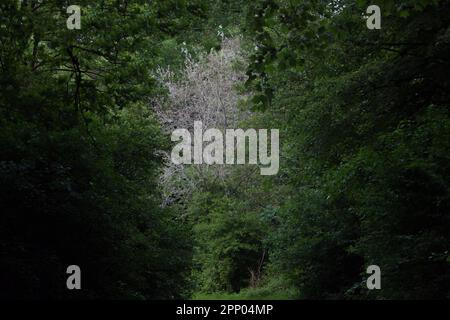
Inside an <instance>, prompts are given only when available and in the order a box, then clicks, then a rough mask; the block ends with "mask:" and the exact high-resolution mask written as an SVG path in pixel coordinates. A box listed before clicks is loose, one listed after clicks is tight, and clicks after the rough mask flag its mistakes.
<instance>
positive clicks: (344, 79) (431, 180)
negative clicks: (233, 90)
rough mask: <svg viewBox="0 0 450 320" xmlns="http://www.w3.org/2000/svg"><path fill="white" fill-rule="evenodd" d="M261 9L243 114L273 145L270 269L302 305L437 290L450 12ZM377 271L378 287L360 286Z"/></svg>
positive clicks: (309, 6) (443, 272)
mask: <svg viewBox="0 0 450 320" xmlns="http://www.w3.org/2000/svg"><path fill="white" fill-rule="evenodd" d="M333 3H334V4H335V6H334V7H332V6H330V5H329V1H323V2H322V1H289V2H287V1H286V2H285V1H261V2H259V6H260V7H259V8H260V9H259V10H260V11H261V12H262V13H264V15H259V17H258V18H257V19H255V20H254V21H253V24H252V27H253V30H254V31H253V33H254V34H255V37H256V39H257V41H258V43H259V48H260V50H258V51H257V52H256V54H255V55H254V57H253V60H252V61H253V63H252V64H251V65H250V68H249V75H250V79H249V83H248V85H249V87H250V88H253V89H254V90H257V92H259V93H258V94H257V95H256V96H255V101H254V103H255V107H257V108H260V109H269V110H270V112H271V113H272V114H273V115H275V120H273V121H272V122H269V125H272V126H274V125H280V126H281V128H282V130H283V134H282V136H283V137H285V138H284V139H285V140H284V141H283V143H284V146H285V148H284V154H283V153H282V156H283V155H284V157H285V159H286V161H287V165H286V167H285V168H284V170H286V171H285V172H287V173H288V176H289V177H290V183H289V184H290V185H291V186H292V189H293V190H294V191H293V195H294V196H293V197H292V199H290V200H289V201H288V202H287V203H286V204H285V206H284V207H283V208H282V210H281V212H280V214H279V219H280V221H281V226H280V228H279V229H278V231H277V232H276V233H274V234H273V235H272V248H273V249H272V250H273V251H272V260H271V261H272V262H273V263H274V264H275V265H276V266H278V270H280V272H284V273H286V274H289V275H290V277H291V279H292V281H293V283H294V284H295V285H296V286H297V287H298V288H299V289H300V294H301V296H302V297H305V298H395V299H405V298H406V299H417V298H445V297H447V296H448V294H449V285H448V284H449V283H450V268H449V262H448V252H449V245H450V238H449V234H450V233H449V231H450V218H449V215H448V213H449V212H450V211H449V209H450V208H449V201H450V198H449V185H448V176H449V163H450V162H449V151H450V145H449V141H450V140H449V131H448V130H449V125H450V122H449V120H450V118H449V114H448V110H449V108H448V107H449V101H450V99H449V98H450V97H449V94H448V93H449V92H450V91H449V89H450V87H449V85H450V82H449V74H450V68H449V66H450V61H449V59H448V57H449V53H450V51H449V50H450V38H449V27H450V25H449V23H450V19H449V16H448V12H449V5H448V2H445V1H421V2H420V4H418V3H417V2H415V1H414V2H408V1H404V2H402V3H399V2H397V1H396V2H395V3H394V2H389V3H386V4H384V3H383V4H380V6H381V7H382V9H383V10H384V11H383V24H382V29H381V30H377V31H371V30H368V29H367V28H366V26H365V20H363V19H361V13H362V12H364V11H365V8H366V7H367V6H368V5H369V3H366V2H365V1H362V2H361V1H360V3H359V4H360V6H357V5H356V4H355V2H353V1H336V2H333ZM370 264H376V265H379V266H380V267H381V270H382V274H383V278H382V279H383V280H382V283H383V284H382V287H383V289H382V290H379V291H378V290H375V291H374V292H369V291H368V290H367V289H366V287H365V281H364V279H365V278H366V277H367V276H366V274H365V267H366V266H367V265H370Z"/></svg>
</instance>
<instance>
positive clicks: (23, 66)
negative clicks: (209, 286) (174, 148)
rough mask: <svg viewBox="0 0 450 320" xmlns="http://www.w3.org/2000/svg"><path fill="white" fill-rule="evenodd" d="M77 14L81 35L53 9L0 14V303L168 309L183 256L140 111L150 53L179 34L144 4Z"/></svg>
mask: <svg viewBox="0 0 450 320" xmlns="http://www.w3.org/2000/svg"><path fill="white" fill-rule="evenodd" d="M78 4H79V5H81V7H82V10H83V11H82V29H81V30H68V29H67V28H66V25H65V24H66V18H67V16H68V15H67V14H66V13H65V8H66V5H67V2H66V1H53V2H42V3H41V2H38V1H23V3H22V4H21V6H19V5H18V1H5V2H2V4H1V5H0V13H1V14H0V16H1V18H0V19H1V20H0V26H1V29H0V41H1V53H0V59H1V60H0V62H1V64H0V67H1V72H0V84H1V95H0V113H1V117H0V118H1V120H0V123H1V132H0V145H1V150H2V153H1V159H0V179H1V183H0V186H1V192H0V194H1V202H0V203H1V208H0V211H1V218H0V219H1V220H0V243H1V245H0V283H1V290H0V296H1V297H2V298H27V299H28V298H31V299H36V298H44V299H47V298H53V299H54V298H174V297H179V296H181V295H182V294H183V292H184V288H185V286H184V284H185V281H184V275H185V274H186V272H187V267H188V265H189V256H190V253H189V245H188V244H187V242H186V241H187V238H186V232H185V230H184V228H183V226H181V225H178V224H176V223H175V215H174V213H172V212H170V211H168V210H162V209H161V208H160V206H159V205H160V201H161V199H160V196H159V192H158V186H157V179H158V176H159V174H160V168H161V164H162V159H161V156H160V151H161V150H165V149H167V147H168V143H167V138H166V137H165V136H163V135H162V133H161V130H160V127H159V125H158V123H157V121H156V120H154V117H153V115H152V113H151V112H149V111H148V107H144V106H145V104H146V103H147V102H148V100H149V98H151V97H153V96H155V94H156V93H157V87H156V85H155V82H154V81H153V80H152V78H151V77H150V70H151V68H153V67H155V64H154V63H155V60H152V57H153V55H154V54H155V53H156V52H155V50H154V44H155V43H157V42H158V41H160V39H161V38H163V37H165V34H166V33H174V32H176V30H177V29H176V28H178V27H184V26H178V25H175V26H166V27H164V28H162V26H161V24H159V22H158V21H156V20H155V19H154V18H152V17H153V13H154V12H163V11H164V10H169V9H167V8H165V7H164V6H159V4H148V2H147V1H132V2H121V1H101V2H100V1H99V2H95V3H93V2H87V1H81V2H79V3H78ZM170 10H172V12H173V13H174V14H175V12H174V11H173V9H170ZM181 10H182V9H181ZM157 15H158V14H157ZM172 27H173V29H171V28H172ZM71 264H75V265H79V266H80V267H81V270H82V288H83V290H81V291H79V292H77V291H69V290H67V289H66V277H67V275H66V268H67V266H69V265H71Z"/></svg>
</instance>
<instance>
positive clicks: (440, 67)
mask: <svg viewBox="0 0 450 320" xmlns="http://www.w3.org/2000/svg"><path fill="white" fill-rule="evenodd" d="M69 2H70V1H62V0H59V1H25V0H24V1H15V0H14V1H13V0H7V1H2V3H0V148H1V150H2V152H1V155H0V189H1V190H0V298H1V299H4V298H28V299H30V298H31V299H36V298H44V299H72V298H82V299H95V298H122V299H123V298H125V299H172V298H182V297H184V298H186V297H194V298H202V299H206V298H227V299H239V298H240V299H255V298H264V299H266V298H275V299H279V298H280V299H288V298H305V299H420V298H426V299H429V298H449V297H450V285H449V284H450V254H449V250H450V216H449V213H450V195H449V191H450V190H449V178H448V177H449V176H450V161H449V160H450V159H449V157H450V115H449V106H450V59H449V57H450V15H449V13H450V4H449V2H448V1H444V0H443V1H439V0H421V1H416V0H401V1H390V0H383V1H379V3H378V5H379V6H380V7H381V9H382V29H381V30H369V29H368V28H367V27H366V20H365V18H364V14H365V10H366V8H367V6H369V5H370V4H371V2H370V1H365V0H358V1H351V0H334V1H329V0H289V1H287V0H256V1H251V2H250V1H246V2H245V3H244V2H243V1H237V0H232V1H223V0H209V1H202V0H164V1H144V0H141V1H140V0H134V1H126V0H104V1H87V0H86V1H84V0H80V1H78V2H77V4H78V5H80V6H81V7H82V14H83V19H82V28H81V30H68V29H67V28H66V18H67V16H68V14H67V13H66V8H67V6H68V5H69V4H71V3H69ZM219 26H220V27H219ZM217 30H220V32H223V33H222V34H218V31H217ZM220 32H219V33H220ZM235 36H242V41H241V42H242V44H241V45H242V49H243V50H244V51H245V55H246V56H247V57H248V61H247V62H248V65H247V66H243V65H242V64H240V65H237V66H236V68H241V69H244V68H246V71H247V76H248V79H247V81H246V83H245V87H244V85H243V83H242V81H240V82H239V81H237V83H236V90H238V91H240V92H241V93H243V96H245V97H246V98H243V99H242V102H241V103H240V107H241V108H242V109H245V110H246V111H251V112H249V113H248V114H250V115H249V116H248V117H247V118H245V119H241V120H242V121H241V122H240V125H241V127H252V128H278V129H280V142H281V150H280V156H281V159H280V171H279V173H278V174H277V175H276V176H261V175H260V174H259V170H258V168H256V167H254V166H253V167H252V166H231V168H227V170H226V171H225V170H224V171H223V172H222V173H221V174H220V175H216V174H214V172H213V171H211V173H202V175H199V174H198V172H197V171H196V170H195V169H196V168H192V167H189V168H187V169H186V171H185V173H184V174H185V175H186V176H183V177H182V178H181V179H179V180H176V182H175V183H177V184H178V185H176V187H180V188H185V189H186V188H187V189H189V192H188V193H187V194H186V195H183V197H180V196H179V195H178V194H172V195H171V194H169V197H168V199H169V200H170V201H169V200H167V199H166V201H165V200H163V196H162V194H163V193H167V192H169V191H168V190H170V188H169V187H168V186H164V185H163V186H161V185H160V177H161V174H162V172H163V169H164V159H163V154H164V152H166V151H169V152H170V148H171V145H170V140H169V137H168V136H167V133H166V131H165V130H164V129H163V126H162V124H161V123H160V119H158V117H157V116H156V115H155V112H154V110H153V107H154V103H155V101H157V99H164V96H166V95H167V90H166V88H164V87H163V86H162V85H161V84H160V83H159V82H158V81H157V80H156V79H155V77H154V75H155V72H154V71H155V70H156V69H158V68H160V67H166V66H170V68H171V69H172V70H174V71H175V74H176V75H177V71H179V70H181V69H182V68H184V67H185V65H184V58H185V57H184V56H183V54H182V50H184V48H188V49H189V52H190V53H193V55H194V57H193V59H195V58H196V57H195V55H196V54H199V55H200V54H202V53H207V52H209V51H210V50H211V49H215V50H219V49H220V47H221V40H223V38H224V37H235ZM219 85H220V83H219ZM206 91H208V90H206ZM209 91H210V92H211V94H215V92H214V90H209ZM211 107H216V106H211ZM193 120H194V119H193ZM192 179H197V181H196V183H195V186H194V187H192V186H191V182H192ZM170 187H173V185H171V186H170ZM169 193H170V192H169ZM71 264H76V265H79V266H80V267H81V270H82V276H83V290H80V291H76V290H75V291H69V290H67V289H66V277H67V275H66V268H67V266H68V265H71ZM372 264H375V265H378V266H380V268H381V271H382V290H373V291H370V290H367V287H366V282H365V279H366V278H367V274H366V267H367V266H368V265H372Z"/></svg>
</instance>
